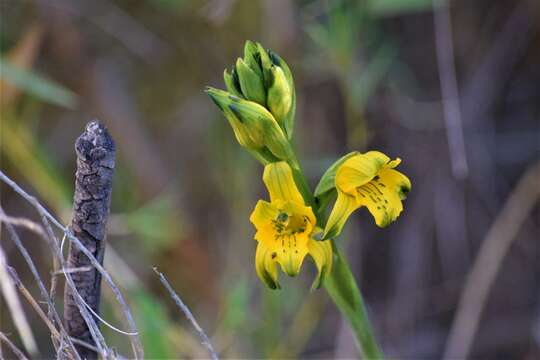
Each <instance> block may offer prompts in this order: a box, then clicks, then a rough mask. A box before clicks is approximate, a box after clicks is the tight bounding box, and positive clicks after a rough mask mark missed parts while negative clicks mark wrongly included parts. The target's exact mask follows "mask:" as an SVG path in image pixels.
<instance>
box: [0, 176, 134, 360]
mask: <svg viewBox="0 0 540 360" xmlns="http://www.w3.org/2000/svg"><path fill="white" fill-rule="evenodd" d="M0 180H2V181H3V182H4V183H6V184H7V185H8V186H9V187H11V188H12V189H13V190H14V191H15V192H16V193H17V194H19V195H20V196H22V197H23V198H24V199H26V200H27V201H28V202H29V203H30V204H31V205H32V206H33V207H34V208H35V209H36V210H37V211H38V213H39V215H40V217H41V220H42V224H43V227H44V228H45V230H46V233H47V235H48V236H46V237H45V240H46V241H47V243H48V245H49V246H50V248H51V250H52V251H53V255H54V256H55V258H56V259H57V260H58V261H59V262H60V264H61V266H62V267H63V268H64V269H65V268H67V266H66V264H65V261H64V258H63V256H62V253H61V251H60V246H59V242H58V239H57V238H56V236H55V235H54V232H53V230H52V227H51V224H52V225H54V226H55V227H56V228H58V229H60V230H61V231H62V232H63V233H64V235H65V236H66V238H67V239H68V240H69V241H71V242H72V243H74V244H75V246H77V247H78V248H79V249H80V250H81V251H82V252H83V253H84V254H85V255H86V256H87V257H88V258H89V259H90V262H91V263H92V265H93V266H94V267H95V268H96V269H97V270H98V271H99V272H100V274H101V275H102V276H103V279H104V280H105V281H106V282H107V284H108V285H109V287H110V288H111V290H112V291H113V293H114V295H115V298H116V300H117V301H118V302H119V304H120V306H121V309H122V312H123V314H124V317H125V318H126V321H127V325H128V328H129V332H130V333H131V334H132V335H131V336H129V340H130V342H131V346H132V348H133V351H134V354H135V358H137V359H142V358H143V357H144V352H143V348H142V344H141V341H140V338H139V336H138V331H137V327H136V325H135V321H134V320H133V316H132V314H131V312H130V310H129V306H128V305H127V303H126V301H125V299H124V297H123V295H122V293H121V291H120V290H119V289H118V287H117V286H116V284H115V283H114V282H113V281H112V278H111V276H110V275H109V273H108V272H107V271H106V270H105V269H104V268H103V266H101V264H100V263H99V262H98V261H97V259H96V258H95V257H94V256H93V255H92V253H91V252H89V251H88V250H87V249H86V248H85V247H84V246H83V245H82V243H81V242H80V241H79V239H77V237H75V236H74V235H73V233H72V232H71V231H70V230H69V229H68V228H66V227H65V226H63V225H62V224H61V223H60V222H59V221H58V220H57V219H56V218H55V217H54V216H52V215H51V214H50V213H49V211H47V209H45V208H44V207H43V205H41V204H40V203H39V201H38V200H37V199H36V198H35V197H33V196H31V195H29V194H28V193H27V192H26V191H24V190H23V189H22V188H21V187H20V186H19V185H18V184H17V183H15V182H14V181H13V180H11V179H10V178H9V177H8V176H6V175H5V174H4V173H3V172H2V171H0ZM65 276H66V281H67V282H68V285H69V286H70V287H72V288H73V289H75V285H74V284H73V281H72V279H71V276H70V274H65ZM75 298H76V300H77V301H79V306H80V307H81V309H80V310H81V312H83V313H85V315H87V319H88V321H89V322H90V323H94V325H95V322H94V319H93V317H92V316H91V315H90V313H88V311H86V307H85V305H84V302H83V301H82V299H80V297H78V296H76V297H75ZM92 328H96V327H95V326H92ZM92 335H93V336H95V338H94V340H96V338H97V340H98V341H97V345H98V346H97V347H98V348H99V349H100V353H101V355H102V356H103V357H105V358H107V357H109V356H110V355H111V354H112V352H111V351H108V350H106V349H107V348H106V347H105V346H104V345H103V344H104V340H103V337H102V335H101V333H99V329H98V333H95V334H94V333H93V334H92ZM111 356H112V355H111Z"/></svg>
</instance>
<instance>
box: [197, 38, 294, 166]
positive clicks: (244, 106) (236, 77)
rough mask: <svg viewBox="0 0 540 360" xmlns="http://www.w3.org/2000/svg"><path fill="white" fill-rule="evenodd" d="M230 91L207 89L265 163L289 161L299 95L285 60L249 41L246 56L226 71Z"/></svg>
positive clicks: (244, 141)
mask: <svg viewBox="0 0 540 360" xmlns="http://www.w3.org/2000/svg"><path fill="white" fill-rule="evenodd" d="M223 77H224V80H225V85H226V87H227V91H223V90H219V89H215V88H211V87H209V88H208V89H207V90H206V92H207V93H208V94H209V95H210V97H211V98H212V99H213V100H214V102H215V104H216V105H217V106H218V107H219V108H220V109H221V111H222V112H223V114H224V115H225V117H226V118H227V119H228V120H229V123H230V124H231V126H232V128H233V131H234V134H235V136H236V139H237V140H238V142H239V143H240V145H242V146H243V147H245V148H246V149H248V150H250V152H252V153H253V154H254V155H255V156H256V157H257V158H258V159H259V160H260V161H261V162H263V163H264V164H267V163H271V162H275V161H278V160H285V161H287V160H290V159H291V157H292V150H291V146H290V143H289V140H290V139H291V137H292V133H293V127H294V113H295V108H296V95H295V91H294V83H293V78H292V75H291V71H290V69H289V67H288V66H287V64H286V63H285V61H283V60H282V59H281V58H280V57H279V56H278V55H277V54H275V53H274V52H272V51H271V50H265V49H264V48H263V47H262V46H261V44H259V43H253V42H251V41H246V44H245V47H244V58H243V59H242V58H238V60H237V61H236V65H234V66H233V68H232V70H231V71H230V72H229V71H227V70H225V72H224V74H223Z"/></svg>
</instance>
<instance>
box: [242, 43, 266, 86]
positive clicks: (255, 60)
mask: <svg viewBox="0 0 540 360" xmlns="http://www.w3.org/2000/svg"><path fill="white" fill-rule="evenodd" d="M260 59H261V56H260V55H259V49H258V47H257V45H255V43H254V42H253V41H249V40H247V41H246V44H245V45H244V61H245V63H246V64H247V65H248V66H249V67H250V68H251V70H253V71H254V72H255V73H257V75H258V76H259V77H260V78H261V79H262V78H263V73H262V68H261V62H260Z"/></svg>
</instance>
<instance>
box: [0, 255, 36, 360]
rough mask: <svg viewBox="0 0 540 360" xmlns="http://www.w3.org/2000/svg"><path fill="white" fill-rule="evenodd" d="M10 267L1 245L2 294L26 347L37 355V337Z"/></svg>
mask: <svg viewBox="0 0 540 360" xmlns="http://www.w3.org/2000/svg"><path fill="white" fill-rule="evenodd" d="M8 268H9V266H8V263H7V259H6V255H5V253H4V250H3V249H2V247H1V246H0V288H1V290H2V295H3V296H4V299H5V300H6V303H7V307H8V309H9V312H10V314H11V318H12V319H13V324H14V325H15V328H16V329H17V331H18V333H19V335H20V337H21V341H22V343H23V345H24V347H25V348H26V350H27V351H28V352H29V353H30V354H32V355H37V353H38V349H37V344H36V339H35V337H34V333H33V332H32V329H31V328H30V324H29V323H28V320H27V319H26V315H25V314H24V311H23V309H22V305H21V302H20V300H19V296H17V292H16V291H15V286H14V284H13V282H12V281H11V280H10V278H9V272H8Z"/></svg>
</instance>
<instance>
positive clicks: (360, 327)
mask: <svg viewBox="0 0 540 360" xmlns="http://www.w3.org/2000/svg"><path fill="white" fill-rule="evenodd" d="M290 165H291V167H292V169H293V174H294V177H295V180H296V182H297V185H299V186H300V191H301V193H302V195H303V196H304V200H305V201H306V203H308V205H310V206H312V208H313V210H314V211H315V212H316V213H317V214H319V210H320V209H318V206H316V204H315V198H314V197H313V193H312V192H311V190H310V189H309V185H308V183H307V181H306V179H305V177H304V173H303V171H302V169H301V168H300V163H299V162H298V159H296V158H293V159H291V164H290ZM332 248H333V250H334V254H335V256H334V262H333V265H332V272H331V273H330V274H329V275H328V276H327V277H326V278H325V280H324V287H325V288H326V291H328V294H329V295H330V298H331V299H332V301H333V302H334V304H336V306H337V308H338V309H339V311H341V313H342V314H343V316H344V317H345V318H346V319H347V321H348V322H349V324H350V325H351V327H352V329H353V331H354V334H355V336H356V340H357V345H358V346H359V347H360V350H361V352H362V354H363V355H364V357H365V358H366V359H383V358H384V354H383V352H382V351H381V349H380V347H379V345H378V344H377V341H376V340H375V336H374V335H373V328H372V326H371V323H370V321H369V318H368V314H367V311H366V306H365V304H364V299H363V297H362V293H361V292H360V289H359V288H358V285H357V284H356V280H355V279H354V275H353V273H352V271H351V267H350V266H349V263H348V262H347V260H346V259H345V257H344V256H343V254H342V253H341V251H340V250H339V249H338V248H337V247H336V245H335V243H334V242H333V240H332Z"/></svg>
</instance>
